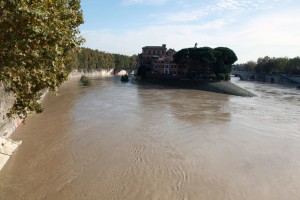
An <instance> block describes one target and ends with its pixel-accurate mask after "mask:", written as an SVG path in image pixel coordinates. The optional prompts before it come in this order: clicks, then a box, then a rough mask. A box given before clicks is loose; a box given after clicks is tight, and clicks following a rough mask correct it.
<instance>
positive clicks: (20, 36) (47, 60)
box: [0, 0, 83, 118]
mask: <svg viewBox="0 0 300 200" xmlns="http://www.w3.org/2000/svg"><path fill="white" fill-rule="evenodd" d="M82 23H83V15H82V10H81V9H80V0H40V1H37V0H17V1H16V0H0V82H2V83H3V85H4V87H5V89H6V90H7V91H10V92H13V93H14V95H15V102H14V105H13V107H12V108H11V110H10V113H9V115H10V116H12V115H14V114H16V115H18V116H19V117H21V118H25V117H27V115H28V114H29V113H30V112H32V111H35V112H37V113H39V112H41V111H42V107H41V105H40V104H39V103H38V100H39V99H40V97H41V94H42V92H43V91H45V90H47V89H49V90H50V91H56V89H57V87H58V86H59V85H60V84H61V83H62V82H63V81H64V80H66V79H67V76H68V73H67V72H68V71H67V68H66V67H65V63H66V58H67V56H68V55H69V52H70V51H72V49H74V48H75V47H76V46H78V45H80V44H81V43H82V41H83V39H82V38H81V37H80V36H79V33H80V32H79V29H78V27H79V25H80V24H82Z"/></svg>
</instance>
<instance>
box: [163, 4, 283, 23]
mask: <svg viewBox="0 0 300 200" xmlns="http://www.w3.org/2000/svg"><path fill="white" fill-rule="evenodd" d="M178 2H179V3H181V4H184V5H185V9H184V10H183V11H179V12H175V13H168V14H166V19H168V20H169V21H170V22H189V21H196V20H198V19H201V18H203V17H206V16H217V15H218V14H222V15H224V13H226V12H228V11H232V10H237V11H240V12H242V11H243V10H258V9H270V8H271V7H272V6H273V4H274V3H275V2H284V0H269V1H268V2H266V1H264V0H217V1H216V2H214V3H209V4H208V3H206V4H205V5H203V2H202V3H201V2H200V3H195V2H193V3H191V2H190V4H189V3H188V2H186V0H185V1H184V0H181V1H178ZM188 4H189V5H190V6H187V5H188Z"/></svg>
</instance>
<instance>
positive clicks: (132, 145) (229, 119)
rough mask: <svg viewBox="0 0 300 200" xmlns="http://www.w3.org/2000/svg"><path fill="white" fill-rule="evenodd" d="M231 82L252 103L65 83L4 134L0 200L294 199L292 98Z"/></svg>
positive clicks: (298, 181)
mask: <svg viewBox="0 0 300 200" xmlns="http://www.w3.org/2000/svg"><path fill="white" fill-rule="evenodd" d="M232 81H233V82H235V83H236V84H238V85H239V86H241V87H244V88H246V89H248V90H249V91H251V92H253V93H255V94H256V95H257V97H254V98H245V97H237V96H229V95H223V94H215V93H209V92H204V91H199V90H186V89H174V88H168V87H163V86H155V85H148V84H144V85H138V84H134V83H125V84H124V83H121V82H120V81H119V78H102V79H100V78H99V79H95V80H93V86H91V87H84V86H81V85H80V83H79V81H78V80H70V81H68V82H67V83H65V84H64V85H63V86H62V88H61V90H60V96H58V97H55V96H53V95H47V97H46V98H45V100H44V105H45V108H46V109H45V111H44V112H43V113H42V114H40V115H37V116H36V117H34V118H31V119H28V120H27V121H26V125H22V126H21V127H20V128H18V130H17V131H16V132H15V133H14V134H13V139H15V140H22V141H23V144H22V145H21V146H20V147H19V149H18V151H17V152H16V153H15V154H14V155H13V157H12V158H11V160H9V162H8V163H7V165H6V166H5V167H4V169H3V170H2V171H1V172H0V199H1V200H2V199H3V200H10V199H26V200H27V199H55V200H56V199H72V200H73V199H109V200H110V199H120V200H127V199H132V200H134V199H136V200H144V199H147V200H148V199H149V200H150V199H151V200H152V199H153V200H156V199H157V200H158V199H168V200H188V199H195V200H202V199H203V200H215V199H220V200H227V199H228V200H229V199H231V200H232V199H236V200H241V199H247V200H248V199H249V200H250V199H253V200H258V199H263V200H277V199H278V200H283V199H289V200H299V199H300V190H299V186H300V123H299V121H300V120H299V119H300V90H297V89H295V87H289V86H280V85H270V84H262V83H254V82H242V81H239V80H238V79H233V80H232Z"/></svg>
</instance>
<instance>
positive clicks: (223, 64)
mask: <svg viewBox="0 0 300 200" xmlns="http://www.w3.org/2000/svg"><path fill="white" fill-rule="evenodd" d="M173 58H174V61H175V62H176V63H177V64H187V65H189V69H190V70H191V71H193V72H195V73H197V74H199V73H200V74H210V73H215V74H220V73H224V74H227V73H230V72H231V68H232V64H233V63H234V62H235V61H237V56H236V55H235V53H234V52H233V51H232V50H231V49H229V48H227V47H218V48H215V49H213V48H210V47H200V48H187V49H182V50H180V51H178V52H177V53H176V54H175V55H174V57H173Z"/></svg>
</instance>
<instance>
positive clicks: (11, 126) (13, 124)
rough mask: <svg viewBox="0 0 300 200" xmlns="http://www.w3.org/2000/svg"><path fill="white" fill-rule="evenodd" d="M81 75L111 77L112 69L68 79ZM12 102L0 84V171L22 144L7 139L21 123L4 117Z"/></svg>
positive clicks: (11, 95) (10, 95) (17, 119)
mask: <svg viewBox="0 0 300 200" xmlns="http://www.w3.org/2000/svg"><path fill="white" fill-rule="evenodd" d="M82 75H86V76H90V77H108V76H113V69H112V70H101V71H93V72H79V71H73V72H72V73H70V75H69V79H71V78H80V77H81V76H82ZM46 92H47V91H45V94H46ZM43 96H45V95H43ZM42 98H43V97H42ZM13 102H14V95H13V94H12V93H8V92H6V91H5V90H4V87H3V85H2V84H1V83H0V170H1V169H2V168H3V166H4V165H5V163H6V162H7V161H8V159H9V158H10V156H11V155H12V154H13V153H14V151H15V150H16V149H17V147H18V146H19V145H20V144H21V143H22V142H21V141H13V140H11V139H9V137H10V135H11V134H12V133H13V132H14V131H15V130H16V128H17V127H18V126H19V125H20V124H21V123H22V120H20V119H19V118H13V119H9V118H8V117H7V116H6V113H7V112H8V111H9V109H10V108H11V106H12V105H13Z"/></svg>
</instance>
